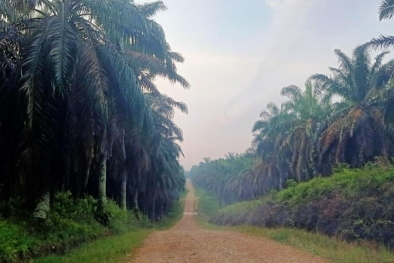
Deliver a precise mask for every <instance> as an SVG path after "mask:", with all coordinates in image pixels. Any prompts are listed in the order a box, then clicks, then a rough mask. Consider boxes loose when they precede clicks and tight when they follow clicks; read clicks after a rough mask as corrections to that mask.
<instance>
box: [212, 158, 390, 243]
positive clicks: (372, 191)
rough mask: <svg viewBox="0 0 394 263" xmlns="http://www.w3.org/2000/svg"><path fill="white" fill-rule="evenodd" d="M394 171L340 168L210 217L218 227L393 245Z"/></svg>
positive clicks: (372, 167) (370, 166) (220, 211)
mask: <svg viewBox="0 0 394 263" xmlns="http://www.w3.org/2000/svg"><path fill="white" fill-rule="evenodd" d="M393 179H394V168H393V167H392V166H390V167H383V168H382V167H376V166H373V165H368V166H366V167H364V168H362V169H349V168H348V167H345V168H340V169H338V170H337V171H336V172H334V174H333V175H332V176H331V177H327V178H314V179H312V180H310V181H308V182H303V183H300V184H296V183H293V184H292V185H291V186H289V187H288V188H287V189H285V190H282V191H279V192H276V193H272V194H270V195H269V196H266V197H264V198H262V199H260V200H256V201H248V202H241V203H237V204H234V205H232V206H228V207H225V208H223V209H222V210H219V213H218V214H216V215H214V216H213V217H212V218H211V221H212V222H214V223H217V224H231V225H236V224H251V225H256V226H266V227H290V228H300V229H305V230H308V231H317V232H319V233H322V234H327V235H329V236H336V237H340V238H343V239H345V240H349V241H358V240H361V239H366V240H370V241H375V242H378V243H383V244H386V245H387V246H389V247H391V248H392V247H393V245H394V239H393V235H394V224H393V222H394V210H393V206H392V205H391V204H392V202H393V200H394V183H393V182H394V180H393Z"/></svg>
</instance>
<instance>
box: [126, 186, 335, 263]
mask: <svg viewBox="0 0 394 263" xmlns="http://www.w3.org/2000/svg"><path fill="white" fill-rule="evenodd" d="M186 187H187V188H188V190H189V193H188V195H187V197H186V202H185V214H184V216H183V219H182V220H181V221H180V222H179V223H178V224H177V225H176V226H175V227H174V228H172V229H171V230H168V231H161V232H155V233H153V234H152V235H151V236H149V237H148V239H147V240H145V243H144V246H143V247H142V248H140V249H138V250H137V251H136V254H135V257H134V258H133V259H132V261H131V262H136V263H159V262H162V263H167V262H171V263H172V262H174V263H180V262H191V263H197V262H202V263H205V262H208V263H214V262H237V263H238V262H240V263H243V262H245V263H246V262H259V263H261V262H267V263H275V262H277V263H286V262H289V263H290V262H291V263H298V262H299V263H301V262H302V263H311V262H313V263H328V261H327V260H325V259H322V258H319V257H317V256H314V255H310V254H308V253H306V252H303V251H299V250H297V249H295V248H293V247H290V246H286V245H282V244H279V243H276V242H274V241H271V240H268V239H263V238H257V237H252V236H248V235H244V234H240V233H236V232H231V231H221V230H216V231H211V230H204V229H202V228H200V227H198V226H197V225H196V224H195V222H194V218H193V217H194V215H193V214H194V190H193V186H192V184H191V182H190V181H187V183H186Z"/></svg>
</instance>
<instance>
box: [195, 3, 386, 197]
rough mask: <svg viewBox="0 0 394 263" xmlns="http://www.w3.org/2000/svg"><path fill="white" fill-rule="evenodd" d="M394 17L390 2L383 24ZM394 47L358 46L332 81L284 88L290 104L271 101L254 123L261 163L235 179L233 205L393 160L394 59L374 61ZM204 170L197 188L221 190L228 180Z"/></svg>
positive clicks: (382, 43)
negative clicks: (336, 171) (335, 170)
mask: <svg viewBox="0 0 394 263" xmlns="http://www.w3.org/2000/svg"><path fill="white" fill-rule="evenodd" d="M393 16H394V0H385V1H383V2H382V4H381V8H380V18H381V19H386V18H392V17H393ZM393 45H394V37H387V36H381V37H379V38H377V39H373V40H372V41H371V42H369V43H366V44H364V45H362V46H359V47H357V48H355V49H354V51H353V54H352V56H348V55H346V54H345V53H343V52H342V51H341V50H335V55H336V56H337V58H338V61H339V66H338V67H336V68H333V67H331V68H330V72H331V74H330V75H324V74H314V75H312V76H311V77H310V78H308V80H307V81H306V83H305V88H304V89H301V88H299V87H297V86H294V85H291V86H288V87H284V88H283V89H282V90H281V95H282V96H284V97H286V98H287V99H288V100H287V101H286V102H284V103H282V104H280V105H277V104H274V103H269V104H268V105H267V109H266V110H264V111H263V112H262V113H261V114H260V119H259V120H258V121H257V122H256V123H255V124H254V126H253V129H252V131H253V133H254V140H253V142H252V145H253V149H254V150H255V154H256V156H257V161H256V163H255V164H254V165H252V166H250V167H249V170H247V171H243V172H242V173H239V174H238V176H235V177H232V180H229V181H227V185H226V186H225V187H227V186H228V188H229V190H228V193H227V195H228V196H231V197H229V198H228V199H227V200H226V202H227V203H231V202H234V200H236V201H241V200H247V199H252V198H255V197H257V196H261V195H264V194H265V193H267V192H268V191H270V190H271V189H281V188H284V187H286V184H287V183H286V182H288V180H289V179H291V180H295V181H297V182H302V181H306V180H309V179H311V178H313V177H316V176H329V175H330V174H331V172H332V167H333V165H336V164H340V163H347V164H349V165H350V166H351V167H360V166H362V165H364V164H366V163H367V162H370V161H374V159H375V158H376V157H379V158H383V159H385V160H389V159H390V157H392V156H393V155H394V150H393V149H394V111H393V110H394V107H393V105H394V103H393V102H394V100H393V99H394V78H393V76H392V75H393V73H394V60H390V61H388V62H385V58H386V56H387V54H388V52H387V51H384V52H382V53H380V54H378V55H377V56H376V57H375V58H371V50H373V49H377V48H380V47H390V46H393ZM241 156H243V155H241ZM204 166H207V164H200V165H199V166H196V167H194V168H193V169H192V171H191V172H192V176H193V177H194V181H195V183H196V184H197V185H198V186H200V187H203V188H206V189H209V190H211V189H216V188H217V187H218V186H219V185H220V184H222V178H225V177H223V176H222V177H221V176H217V175H216V174H215V173H214V172H213V170H209V169H204ZM230 185H232V187H231V188H230ZM211 191H212V190H211ZM214 191H215V190H214ZM245 192H247V193H249V195H245V194H244V193H245Z"/></svg>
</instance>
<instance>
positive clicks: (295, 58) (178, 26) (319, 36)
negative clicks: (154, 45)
mask: <svg viewBox="0 0 394 263" xmlns="http://www.w3.org/2000/svg"><path fill="white" fill-rule="evenodd" d="M164 3H165V4H166V6H167V7H168V10H167V11H165V12H161V13H159V14H158V15H157V16H156V20H157V21H158V22H159V23H160V24H161V25H162V26H163V28H164V29H165V32H166V35H167V39H168V41H169V43H170V44H171V46H172V49H173V50H174V51H177V52H180V53H182V55H183V56H184V57H185V58H186V61H185V63H183V64H180V65H179V67H178V69H179V73H180V74H181V75H183V76H184V77H185V78H186V79H187V80H188V81H189V82H190V84H191V89H190V90H183V89H182V88H181V87H180V86H178V85H173V84H170V83H168V82H166V81H164V80H160V79H158V80H157V84H158V85H159V88H160V90H161V91H162V92H163V93H166V94H168V95H170V96H172V97H173V98H175V99H176V100H180V101H183V102H185V103H187V105H188V107H189V114H188V115H184V114H182V113H180V112H178V113H177V115H176V117H175V122H176V123H177V124H178V125H179V126H180V127H181V128H182V129H183V132H184V138H185V140H184V142H183V143H182V144H181V146H182V149H183V152H184V154H185V158H184V159H182V160H181V163H182V164H183V166H184V167H185V168H186V169H189V168H190V167H191V166H192V165H194V164H198V163H199V162H200V161H201V160H202V158H204V157H212V158H218V157H221V156H223V155H224V154H225V153H227V152H243V151H245V150H246V149H247V148H248V147H250V142H251V139H252V133H251V127H252V125H253V123H254V121H256V120H257V119H258V116H259V113H260V112H261V111H262V110H263V109H264V108H265V106H266V105H267V103H268V102H271V101H272V102H277V103H279V102H281V101H282V100H283V99H282V98H281V97H280V95H279V92H280V89H281V88H282V87H284V86H287V85H290V84H296V85H299V86H300V87H303V84H304V82H305V80H306V79H307V78H308V77H309V76H310V75H312V74H314V73H328V67H329V66H336V65H337V61H336V58H335V56H334V53H333V51H334V49H336V48H339V49H341V50H343V51H344V52H346V53H347V54H349V53H350V52H351V51H352V49H353V48H354V47H355V46H357V45H359V44H363V43H365V42H367V41H369V40H371V36H376V37H377V36H379V35H380V34H385V35H386V34H393V30H392V22H391V23H390V21H386V22H379V20H378V5H379V1H373V0H372V1H371V0H346V1H343V0H330V1H316V0H245V1H239V0H212V1H208V0H205V1H200V0H187V1H180V0H164Z"/></svg>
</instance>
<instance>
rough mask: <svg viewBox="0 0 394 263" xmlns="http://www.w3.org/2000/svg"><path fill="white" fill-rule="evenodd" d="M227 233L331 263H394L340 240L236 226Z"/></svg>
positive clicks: (393, 258) (378, 251)
mask: <svg viewBox="0 0 394 263" xmlns="http://www.w3.org/2000/svg"><path fill="white" fill-rule="evenodd" d="M228 229H231V230H235V231H237V232H241V233H245V234H248V235H253V236H257V237H265V238H269V239H272V240H275V241H277V242H280V243H284V244H287V245H290V246H293V247H296V248H299V249H301V250H304V251H306V252H309V253H311V254H314V255H317V256H320V257H323V258H326V259H329V260H331V261H332V262H334V263H389V262H394V254H393V253H391V252H390V251H388V250H387V249H386V248H385V247H383V246H381V247H376V248H374V247H372V245H371V244H367V243H364V244H351V243H347V242H345V241H342V240H338V239H335V238H331V237H328V236H324V235H320V234H317V233H310V232H306V231H303V230H299V229H289V228H278V229H269V228H260V227H254V226H247V225H244V226H236V227H229V228H228Z"/></svg>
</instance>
